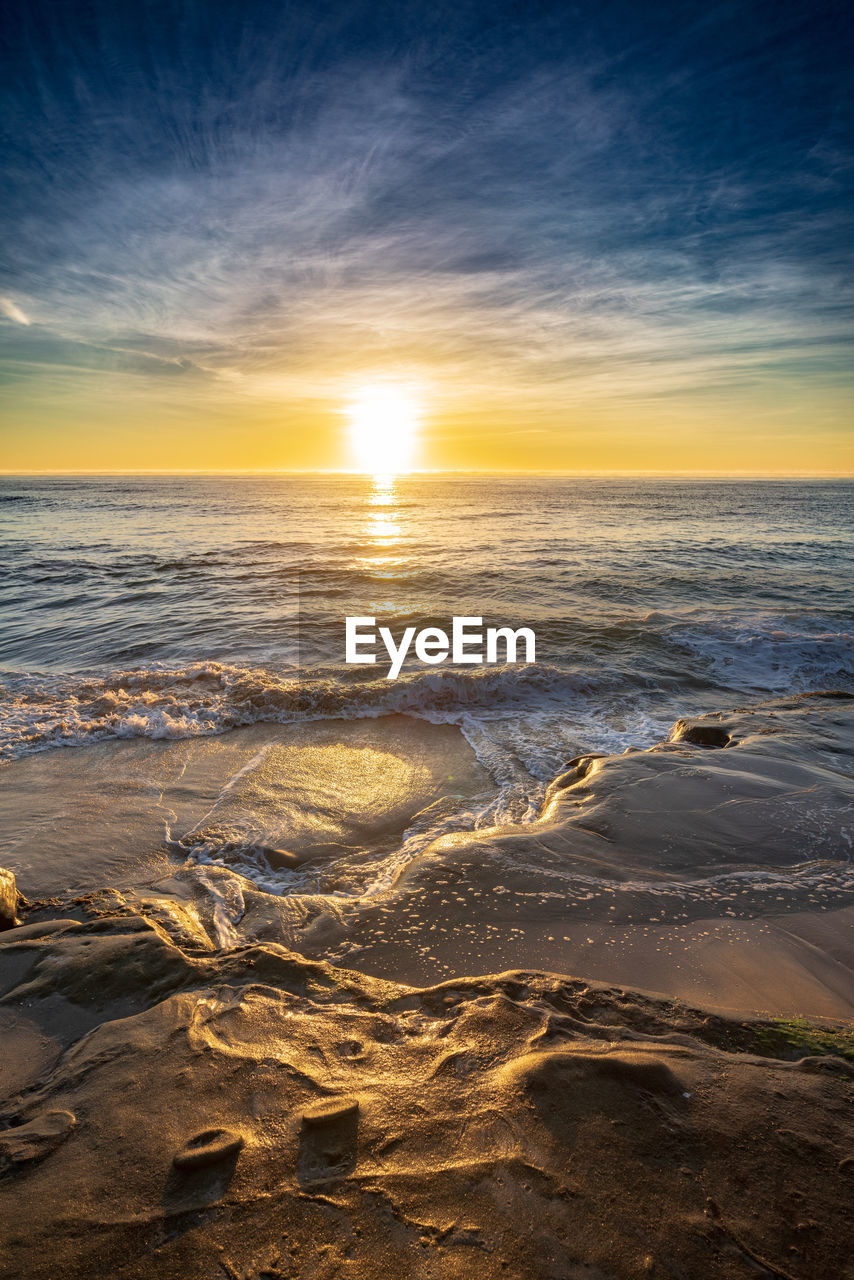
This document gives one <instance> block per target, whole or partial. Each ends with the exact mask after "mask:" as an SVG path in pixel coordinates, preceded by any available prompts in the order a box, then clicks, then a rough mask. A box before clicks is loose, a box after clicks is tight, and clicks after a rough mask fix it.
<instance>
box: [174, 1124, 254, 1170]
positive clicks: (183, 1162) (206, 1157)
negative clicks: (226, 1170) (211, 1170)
mask: <svg viewBox="0 0 854 1280" xmlns="http://www.w3.org/2000/svg"><path fill="white" fill-rule="evenodd" d="M242 1149H243V1138H242V1136H241V1135H240V1134H239V1133H234V1132H233V1130H231V1129H205V1130H204V1132H203V1133H197V1134H196V1135H195V1137H193V1138H190V1140H189V1142H186V1143H185V1144H184V1146H183V1147H182V1148H181V1150H180V1151H176V1152H175V1155H174V1156H173V1157H172V1163H173V1165H174V1166H175V1168H176V1169H206V1168H208V1166H209V1165H213V1164H219V1163H220V1162H221V1161H223V1160H229V1159H233V1158H236V1157H237V1156H238V1155H239V1153H240V1151H241V1150H242Z"/></svg>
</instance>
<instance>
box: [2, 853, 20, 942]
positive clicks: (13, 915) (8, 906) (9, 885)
mask: <svg viewBox="0 0 854 1280" xmlns="http://www.w3.org/2000/svg"><path fill="white" fill-rule="evenodd" d="M19 897H20V895H19V893H18V890H17V888H16V887H15V877H14V875H13V873H12V872H11V871H6V870H5V868H4V867H0V929H11V928H13V927H14V926H15V925H16V924H20V923H21V922H20V920H19V919H18V900H19Z"/></svg>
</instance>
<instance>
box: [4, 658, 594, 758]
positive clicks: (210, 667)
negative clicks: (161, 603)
mask: <svg viewBox="0 0 854 1280" xmlns="http://www.w3.org/2000/svg"><path fill="white" fill-rule="evenodd" d="M598 691H599V692H601V690H598ZM596 693H597V686H596V685H595V683H594V682H593V681H591V680H589V679H585V678H584V677H583V676H581V675H577V674H573V673H571V672H567V671H561V670H559V669H558V668H555V667H549V666H546V665H543V664H531V665H529V666H514V667H489V668H478V669H477V670H472V671H462V670H460V671H457V670H454V671H449V670H448V671H443V672H437V671H435V670H430V671H426V672H419V673H414V674H409V675H403V676H401V677H400V678H399V679H398V680H396V681H388V680H386V679H384V678H379V679H377V678H365V676H364V675H363V673H361V672H356V671H354V670H353V669H350V668H338V669H332V668H330V669H320V670H317V671H312V672H310V673H305V672H301V671H299V670H298V669H296V668H290V669H287V670H285V671H283V672H273V671H270V670H267V669H264V668H250V667H241V666H234V665H229V664H225V663H219V662H198V663H193V664H191V665H189V666H187V667H178V668H174V667H164V666H162V665H160V664H157V665H154V666H151V667H144V668H140V669H137V670H129V671H116V672H111V673H110V674H108V675H105V676H97V677H91V678H83V679H77V680H75V679H69V678H66V677H43V676H18V677H11V678H8V679H7V683H6V684H5V685H4V686H3V687H2V688H0V758H3V759H13V758H15V757H17V756H19V755H22V754H28V753H30V752H32V751H39V750H45V749H47V748H50V747H61V746H82V745H86V744H88V743H91V742H97V741H101V740H103V739H105V738H136V737H146V738H159V739H163V738H190V737H196V736H200V735H206V734H215V733H222V732H224V731H226V730H228V729H234V728H239V727H242V726H246V725H252V724H259V723H281V724H287V723H291V722H295V721H300V720H319V719H362V718H367V717H376V716H382V715H388V714H391V713H394V712H398V713H403V714H408V715H413V716H417V717H420V718H423V719H427V720H432V721H435V722H437V723H441V722H448V721H455V720H456V721H459V719H460V718H461V717H463V716H464V715H465V714H466V713H467V712H471V711H473V710H477V709H480V710H482V711H484V712H492V713H495V712H496V710H497V709H498V708H503V709H505V710H507V709H509V708H512V707H516V708H522V707H525V706H528V705H530V704H531V702H532V701H533V702H535V703H536V702H538V701H541V700H542V699H543V697H547V698H549V699H551V700H557V701H564V702H566V701H569V700H571V699H572V698H573V697H575V698H577V697H578V696H579V695H581V696H585V695H586V696H588V697H591V696H594V695H595V694H596Z"/></svg>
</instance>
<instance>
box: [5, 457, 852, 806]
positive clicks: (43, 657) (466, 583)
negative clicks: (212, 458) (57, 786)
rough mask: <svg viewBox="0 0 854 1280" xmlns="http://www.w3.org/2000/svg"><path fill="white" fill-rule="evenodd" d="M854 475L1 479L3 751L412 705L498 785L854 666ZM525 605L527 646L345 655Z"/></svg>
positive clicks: (506, 621) (496, 617)
mask: <svg viewBox="0 0 854 1280" xmlns="http://www.w3.org/2000/svg"><path fill="white" fill-rule="evenodd" d="M852 529H854V484H852V483H851V482H846V481H820V480H809V481H804V480H797V481H786V480H779V481H777V480H763V481H753V480H714V479H684V478H663V479H661V478H658V479H657V478H649V479H647V478H641V479H639V478H618V477H614V478H549V479H539V478H525V479H512V478H504V477H499V478H496V477H468V476H465V477H463V476H454V477H443V476H408V477H401V478H395V479H388V478H385V479H383V478H376V479H374V478H370V477H365V478H362V477H352V476H342V477H335V476H330V477H325V476H274V477H247V476H242V477H219V476H217V477H200V476H179V477H155V478H152V477H125V476H121V477H92V478H78V477H67V476H65V477H57V478H50V477H21V478H14V477H4V478H2V479H0V556H2V564H3V572H2V579H0V619H2V632H1V633H0V678H2V689H0V750H2V753H3V758H6V759H9V758H15V757H16V756H19V755H21V754H25V753H29V752H32V751H36V750H44V749H49V748H55V747H60V746H62V747H69V746H79V745H84V744H86V743H90V742H92V741H96V740H100V739H104V738H107V737H118V738H126V737H134V736H149V737H152V738H180V737H189V736H196V735H204V734H211V733H219V732H223V731H225V730H228V729H230V728H234V727H236V726H239V725H247V724H253V723H259V722H280V723H287V722H290V721H293V720H304V719H312V720H323V719H331V718H338V717H343V718H348V719H350V718H363V717H371V716H377V715H381V714H383V713H384V712H386V711H400V712H404V713H406V714H407V715H409V716H413V717H416V718H421V719H424V720H430V721H433V722H447V723H451V724H455V725H458V726H459V727H460V729H461V730H462V732H463V733H464V734H465V735H466V737H467V738H468V740H469V741H470V742H471V744H472V745H473V746H474V748H475V751H476V753H477V755H478V757H479V758H480V759H481V761H482V762H483V763H484V764H485V766H486V767H487V768H488V769H489V770H490V771H491V772H492V773H493V774H494V776H495V778H496V781H497V782H498V783H507V782H508V780H510V779H513V780H515V781H516V783H521V782H523V781H524V779H525V777H526V775H527V776H529V777H530V778H533V779H539V780H542V779H544V778H546V777H548V776H549V775H550V774H551V773H552V772H553V771H554V770H555V768H557V767H559V765H560V763H561V762H562V760H563V759H564V758H565V757H566V754H567V752H568V751H570V752H572V753H576V751H577V750H620V749H622V748H623V747H624V746H626V745H629V744H632V745H640V746H643V745H647V744H648V743H650V742H652V741H654V740H656V738H657V737H659V736H660V735H661V733H662V732H663V731H664V730H665V729H666V728H667V726H668V725H669V723H670V722H671V721H672V720H673V719H675V718H676V717H677V716H679V715H684V714H690V713H693V712H698V711H703V710H707V709H712V708H717V707H721V706H727V705H732V704H733V702H734V701H738V700H742V701H743V700H744V699H746V698H757V697H762V696H763V695H766V696H767V695H771V694H775V693H788V692H794V691H803V690H809V689H816V688H826V687H850V686H851V684H852V670H854V644H852V630H854V597H852V592H851V585H850V584H851V568H852V557H851V550H852ZM353 614H359V615H368V616H374V617H376V618H377V625H378V626H379V625H383V624H384V625H387V626H389V627H390V628H391V630H392V632H393V634H394V635H395V637H396V638H397V637H399V636H400V634H401V632H402V630H403V628H404V627H405V626H412V625H415V626H417V627H422V626H427V625H439V626H443V627H444V628H445V629H449V628H450V620H451V618H452V617H453V616H454V615H455V614H456V615H469V616H470V615H475V616H480V617H482V618H483V626H484V627H486V626H503V625H508V626H513V627H514V628H515V627H519V626H528V627H531V628H533V629H534V631H535V633H536V636H537V657H536V662H535V663H533V664H524V663H520V664H518V665H510V666H508V665H503V666H490V665H482V666H472V665H468V666H457V667H454V666H453V664H452V663H451V662H446V663H443V664H441V665H436V666H430V667H428V666H424V665H423V664H420V663H418V662H417V660H415V661H413V660H412V658H410V659H409V660H408V661H407V662H406V664H405V666H404V669H403V671H402V673H401V675H400V677H399V678H398V679H397V680H395V681H391V680H388V679H386V671H387V667H388V663H387V661H385V660H384V650H383V649H382V648H380V649H379V650H378V661H377V664H376V665H375V666H374V667H371V666H346V665H345V664H344V661H343V659H344V618H345V617H346V616H347V615H353Z"/></svg>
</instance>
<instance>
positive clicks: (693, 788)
mask: <svg viewBox="0 0 854 1280" xmlns="http://www.w3.org/2000/svg"><path fill="white" fill-rule="evenodd" d="M853 707H854V699H852V698H850V697H848V696H843V695H838V694H817V695H807V696H800V697H795V698H789V699H776V700H771V701H766V702H764V703H761V704H757V705H753V706H747V707H743V708H740V709H738V710H734V711H731V712H725V713H724V712H721V713H714V714H711V715H707V716H704V717H699V718H695V719H693V720H682V721H679V722H677V723H676V724H675V725H674V727H673V729H672V731H671V733H670V735H669V737H668V738H667V740H666V741H663V742H661V743H660V744H658V745H657V746H655V747H653V748H651V749H649V750H645V751H629V752H628V753H626V754H621V755H617V756H607V755H599V756H596V757H593V758H591V757H587V758H583V759H580V760H575V761H573V762H570V764H569V765H568V767H567V768H566V769H565V770H564V771H563V772H562V773H559V774H558V775H557V776H556V777H555V779H554V780H553V782H552V783H551V784H550V786H549V787H548V789H547V791H546V793H545V798H544V802H543V805H542V808H541V811H540V812H539V814H538V815H537V816H536V817H535V818H534V820H533V821H532V822H527V823H524V824H522V825H518V824H509V825H503V826H495V827H487V828H480V829H478V830H476V831H473V832H468V833H464V832H460V831H452V832H449V833H448V834H447V835H440V836H439V837H438V838H434V839H433V840H431V841H429V842H428V843H426V844H422V845H420V846H419V845H418V842H417V841H416V842H415V844H411V845H410V846H409V848H408V852H407V853H406V855H405V856H404V855H403V853H402V849H405V848H406V845H405V844H404V846H401V844H400V840H401V836H402V834H403V832H404V830H406V829H411V828H412V826H413V820H414V818H415V816H416V815H417V813H419V812H420V811H422V810H424V809H425V808H427V809H429V810H431V812H434V813H435V810H436V807H437V806H438V807H441V805H442V804H443V803H444V802H445V801H446V799H447V794H448V788H449V783H450V784H451V785H452V787H453V795H454V797H455V798H456V800H457V802H459V801H460V798H461V797H464V796H465V795H466V794H471V795H472V796H474V795H478V794H481V792H482V789H483V788H484V786H485V785H486V782H487V780H486V778H485V776H484V775H483V773H482V771H481V770H480V769H479V766H478V764H477V761H476V759H475V758H474V756H473V754H472V753H471V752H470V751H469V749H468V748H467V747H466V745H465V743H464V742H463V740H462V739H461V738H460V737H459V735H455V733H454V732H453V731H452V730H450V729H449V728H448V727H447V726H436V727H435V730H434V728H433V727H431V726H424V725H423V724H422V725H415V724H413V723H412V722H408V721H407V719H406V718H405V717H387V718H385V719H379V720H375V721H371V722H369V723H367V724H366V723H364V722H358V723H355V724H353V723H351V724H350V725H348V726H347V727H346V729H345V732H346V734H347V735H348V736H347V740H346V746H344V747H343V748H342V745H341V741H340V736H338V735H340V732H341V726H333V727H330V726H328V725H322V726H312V725H307V726H300V727H297V728H295V729H294V730H292V731H290V732H285V731H283V730H282V729H281V728H278V727H277V728H270V727H269V726H258V727H256V728H255V729H250V730H248V731H237V732H235V733H234V734H232V735H226V737H224V738H213V739H209V740H205V741H203V742H193V743H187V742H178V743H174V744H163V743H152V742H133V743H108V744H103V745H100V746H94V747H90V748H87V749H86V750H85V751H82V752H81V751H77V752H72V753H62V752H52V753H47V754H44V755H41V756H31V757H28V758H27V759H25V760H23V761H20V762H17V763H16V764H15V765H14V766H12V767H10V768H7V770H6V772H5V777H4V783H3V789H2V796H3V799H2V805H3V806H4V812H5V813H6V815H7V816H9V815H11V813H12V812H15V813H16V814H17V815H18V818H17V823H16V831H17V835H18V853H17V857H13V859H12V863H13V869H14V870H15V871H16V874H17V876H18V887H19V889H20V891H21V892H22V894H24V895H25V899H26V900H25V901H22V903H21V906H20V910H19V914H20V919H21V921H22V923H21V924H19V925H18V926H16V927H14V928H11V929H9V930H8V931H7V932H6V933H4V934H3V935H2V939H0V975H2V991H3V995H2V1003H0V1020H2V1026H3V1040H4V1056H3V1066H2V1075H0V1082H2V1092H3V1101H2V1108H3V1111H2V1119H3V1128H2V1130H0V1212H2V1215H3V1221H4V1223H5V1224H6V1229H5V1235H6V1243H5V1248H4V1251H3V1254H2V1258H0V1274H2V1275H4V1276H9V1277H10V1278H11V1277H13V1276H15V1277H17V1276H21V1275H26V1276H32V1277H33V1278H34V1280H40V1278H41V1277H45V1278H47V1277H52V1276H55V1275H59V1274H62V1275H64V1276H72V1275H73V1276H80V1277H83V1276H88V1275H95V1274H97V1275H105V1274H110V1275H111V1276H127V1277H137V1276H138V1277H148V1276H152V1277H154V1276H158V1277H160V1276H170V1277H171V1276H174V1277H179V1276H180V1277H197V1276H198V1277H208V1276H218V1275H224V1276H229V1277H241V1280H249V1278H250V1277H259V1280H260V1277H265V1278H269V1277H301V1278H305V1280H308V1277H312V1278H314V1277H327V1276H328V1277H330V1278H331V1277H338V1276H344V1275H352V1276H354V1277H366V1278H367V1277H375V1276H377V1275H383V1274H391V1272H392V1271H396V1272H398V1273H399V1274H400V1275H402V1276H412V1277H442V1278H444V1277H451V1276H456V1275H460V1276H462V1275H464V1274H465V1275H466V1276H478V1277H480V1276H482V1277H494V1276H504V1275H511V1276H519V1277H531V1280H534V1278H535V1277H536V1278H537V1280H539V1278H540V1277H570V1276H572V1277H575V1276H578V1277H580V1276H582V1275H583V1276H593V1277H608V1278H609V1280H610V1278H611V1277H614V1278H616V1277H631V1276H643V1275H662V1276H691V1277H694V1276H721V1277H738V1276H745V1277H747V1276H754V1275H769V1276H777V1277H797V1278H798V1280H814V1278H815V1277H818V1276H821V1277H822V1278H825V1277H826V1278H827V1280H834V1278H836V1277H839V1280H842V1278H843V1277H847V1276H849V1275H850V1274H851V1273H850V1269H849V1268H850V1258H851V1256H852V1244H854V1237H852V1234H851V1227H850V1215H849V1214H848V1208H847V1206H848V1202H849V1199H850V1187H849V1183H850V1180H851V1178H852V1176H854V1126H852V1119H851V1098H852V1092H851V1091H852V1084H854V1032H852V1023H851V1018H852V1015H854V981H852V974H854V945H852V941H851V939H852V930H851V922H852V919H854V879H852V877H851V864H850V833H851V811H852V798H854V777H852V772H854V771H852V759H854V710H852V708H853ZM48 778H50V782H49V783H48ZM224 779H225V780H227V785H225V786H224V785H223V782H224ZM312 788H314V791H315V792H316V793H317V795H315V796H314V797H313V798H312V794H311V793H312ZM40 796H41V797H43V796H47V797H49V799H48V803H47V807H45V805H44V804H42V805H41V807H40V806H39V804H38V803H36V798H37V797H40ZM318 796H322V799H323V803H322V804H319V803H317V798H318ZM28 797H29V798H30V801H31V805H30V810H29V811H28V807H27V805H28ZM309 801H311V802H309ZM289 806H290V808H289ZM107 812H108V813H109V815H110V821H109V823H107V822H105V820H104V814H105V813H107ZM295 812H296V813H298V814H300V815H302V822H301V823H300V822H297V821H295V819H294V816H293V815H294V813H295ZM308 814H311V815H313V817H312V819H311V821H309V820H308V818H307V817H306V815H308ZM71 817H73V824H72V823H71V822H70V818H71ZM164 821H165V823H166V825H165V829H166V830H168V839H167V840H166V841H164V839H163V834H162V832H163V830H164ZM277 821H278V822H279V823H280V824H281V826H282V829H284V828H285V827H287V829H288V832H289V835H290V841H289V846H288V847H287V848H284V847H278V848H277V847H276V846H275V844H274V843H273V841H274V839H275V836H276V827H275V823H276V822H277ZM416 826H417V824H416ZM247 833H249V834H251V836H252V840H253V841H254V844H252V842H251V841H248V834H247ZM214 835H215V836H216V838H217V840H218V842H219V843H218V845H217V848H218V850H219V851H220V853H222V851H223V849H225V850H226V853H227V850H228V849H229V848H232V849H235V850H238V853H236V854H235V857H236V858H237V860H238V863H239V860H240V859H244V860H245V858H246V856H247V853H246V850H247V849H248V848H250V847H253V848H254V849H255V850H256V853H257V852H258V851H259V850H260V851H261V852H262V853H264V854H265V861H264V864H263V865H266V866H267V868H268V871H269V874H270V875H271V876H282V875H286V876H291V877H302V879H301V880H300V881H299V882H298V881H297V880H294V881H293V882H292V885H291V891H290V892H289V893H288V894H286V895H284V894H283V893H282V892H281V891H279V892H273V891H272V888H273V885H272V883H271V884H268V886H267V889H264V888H262V887H259V884H258V883H257V881H253V880H250V879H249V878H248V877H247V876H246V875H244V874H241V872H240V871H239V870H236V869H235V868H234V867H233V866H229V865H228V859H227V857H220V860H219V862H217V863H215V862H213V861H212V860H210V859H209V858H207V855H206V854H205V852H204V851H205V850H210V848H211V847H212V845H211V841H212V839H213V837H214ZM238 836H240V840H238ZM225 837H227V839H225ZM200 851H201V854H200ZM390 851H391V852H390ZM13 853H14V851H13ZM391 855H393V856H391ZM60 858H64V865H65V867H66V876H67V879H68V882H69V883H70V884H71V885H72V886H73V887H72V889H70V890H68V891H65V892H63V891H60V890H59V889H58V886H56V885H52V884H51V874H52V869H55V868H56V866H57V865H58V861H59V859H60ZM258 865H259V866H260V865H262V864H261V863H259V864H258ZM357 875H359V876H361V877H362V881H363V883H364V884H365V885H366V886H367V890H366V891H365V892H363V893H362V894H361V895H358V894H353V893H352V886H353V884H354V883H355V877H356V876H357ZM330 877H332V878H334V884H335V885H337V886H338V887H339V892H338V893H337V894H336V892H335V891H334V887H333V880H332V879H330ZM259 878H261V879H263V877H259ZM278 883H279V889H280V890H281V884H280V882H278ZM342 886H348V887H349V888H350V890H351V892H350V893H346V892H341V891H340V890H341V887H342ZM52 890H53V891H52Z"/></svg>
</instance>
